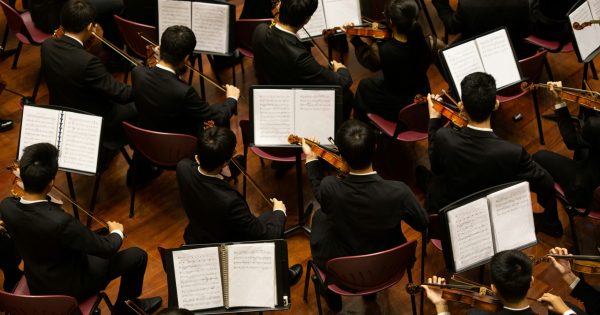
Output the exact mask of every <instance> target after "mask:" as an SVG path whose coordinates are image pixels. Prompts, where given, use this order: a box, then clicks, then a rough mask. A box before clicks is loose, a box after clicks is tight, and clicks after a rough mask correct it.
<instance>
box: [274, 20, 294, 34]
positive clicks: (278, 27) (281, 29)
mask: <svg viewBox="0 0 600 315" xmlns="http://www.w3.org/2000/svg"><path fill="white" fill-rule="evenodd" d="M275 27H276V28H277V29H278V30H280V31H282V32H285V33H288V34H292V35H294V36H296V37H298V35H296V33H292V32H290V31H288V30H286V29H284V28H283V27H281V26H279V23H277V24H275Z"/></svg>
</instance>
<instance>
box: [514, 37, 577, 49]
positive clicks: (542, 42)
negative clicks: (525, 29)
mask: <svg viewBox="0 0 600 315" xmlns="http://www.w3.org/2000/svg"><path fill="white" fill-rule="evenodd" d="M525 41H527V42H529V43H531V44H533V45H536V46H539V47H542V48H544V49H547V50H556V49H558V47H559V46H560V42H558V41H553V40H548V39H543V38H539V37H537V36H534V35H531V36H528V37H525ZM573 51H574V49H573V43H572V42H568V43H566V44H565V45H564V46H563V47H562V48H561V49H560V52H561V53H569V52H573Z"/></svg>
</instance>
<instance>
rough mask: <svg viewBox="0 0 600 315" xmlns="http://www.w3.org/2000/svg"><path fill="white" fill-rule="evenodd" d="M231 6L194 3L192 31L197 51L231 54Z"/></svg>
mask: <svg viewBox="0 0 600 315" xmlns="http://www.w3.org/2000/svg"><path fill="white" fill-rule="evenodd" d="M229 22H230V21H229V5H227V4H215V3H204V2H192V27H191V29H192V31H193V32H194V34H195V35H196V48H195V50H199V51H206V52H215V53H221V54H227V53H229V51H228V49H229V31H230V30H229Z"/></svg>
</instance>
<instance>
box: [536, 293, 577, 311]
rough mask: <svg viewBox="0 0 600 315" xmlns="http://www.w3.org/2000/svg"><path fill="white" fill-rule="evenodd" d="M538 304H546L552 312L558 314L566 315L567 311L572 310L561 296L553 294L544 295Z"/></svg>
mask: <svg viewBox="0 0 600 315" xmlns="http://www.w3.org/2000/svg"><path fill="white" fill-rule="evenodd" d="M538 302H542V303H544V304H545V305H546V306H547V307H548V309H549V310H550V311H553V312H555V313H558V314H564V313H565V312H566V311H568V310H570V308H569V307H568V306H567V304H565V301H563V299H562V298H561V297H560V296H557V295H554V294H551V293H544V295H542V297H541V298H539V299H538Z"/></svg>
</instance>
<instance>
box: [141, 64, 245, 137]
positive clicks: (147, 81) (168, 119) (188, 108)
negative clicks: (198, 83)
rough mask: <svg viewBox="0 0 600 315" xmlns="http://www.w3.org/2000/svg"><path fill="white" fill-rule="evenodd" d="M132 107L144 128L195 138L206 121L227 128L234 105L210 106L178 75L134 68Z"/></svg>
mask: <svg viewBox="0 0 600 315" xmlns="http://www.w3.org/2000/svg"><path fill="white" fill-rule="evenodd" d="M132 82H133V90H134V91H135V93H134V94H135V106H136V108H137V111H138V115H139V120H140V121H139V123H140V126H141V127H143V128H147V129H150V130H154V131H161V132H175V133H186V134H191V135H194V136H195V135H196V134H197V132H198V130H199V129H200V128H202V126H203V125H202V123H203V122H204V121H206V120H214V121H215V123H216V124H217V125H224V124H226V125H227V126H229V118H230V117H231V115H233V114H234V113H235V111H236V107H237V106H236V105H237V102H236V101H235V100H234V99H233V98H227V100H225V102H224V103H223V104H218V105H217V104H215V105H212V106H211V105H209V104H208V103H207V102H205V101H204V100H203V99H201V98H200V96H199V95H198V93H196V90H195V89H194V88H193V87H192V86H189V85H187V84H185V83H184V82H181V81H180V80H179V78H178V77H177V75H175V74H173V73H171V72H169V71H167V70H164V69H161V68H158V67H154V68H146V67H136V68H134V69H133V71H132Z"/></svg>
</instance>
